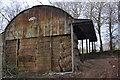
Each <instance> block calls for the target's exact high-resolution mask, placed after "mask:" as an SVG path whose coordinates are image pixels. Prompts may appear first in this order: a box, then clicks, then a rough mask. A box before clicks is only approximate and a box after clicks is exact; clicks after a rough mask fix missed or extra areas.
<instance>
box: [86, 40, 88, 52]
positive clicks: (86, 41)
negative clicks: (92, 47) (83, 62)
mask: <svg viewBox="0 0 120 80" xmlns="http://www.w3.org/2000/svg"><path fill="white" fill-rule="evenodd" d="M86 53H88V41H87V39H86Z"/></svg>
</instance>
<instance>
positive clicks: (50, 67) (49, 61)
mask: <svg viewBox="0 0 120 80" xmlns="http://www.w3.org/2000/svg"><path fill="white" fill-rule="evenodd" d="M78 40H81V41H82V43H81V45H82V48H83V40H86V50H87V52H89V51H88V48H90V46H88V43H89V44H90V43H91V44H92V51H93V50H94V49H95V45H94V43H95V42H96V41H97V37H96V34H95V30H94V26H93V22H92V20H90V19H74V18H73V17H72V16H71V15H69V14H68V13H67V12H65V11H64V10H62V9H60V8H57V7H54V6H49V5H37V6H34V7H32V8H29V9H27V10H24V11H22V12H21V13H19V14H18V15H17V16H16V17H14V18H13V19H12V20H11V22H10V23H9V24H8V25H7V27H6V29H5V31H4V32H3V45H4V46H3V47H4V49H3V50H4V53H3V54H4V64H6V65H8V66H10V67H12V68H13V67H14V68H16V69H18V70H19V71H28V72H49V71H56V72H74V71H75V70H76V67H77V64H78V62H79V61H80V57H79V55H80V53H79V50H78ZM89 50H90V49H89ZM82 53H83V49H82ZM6 68H7V67H6Z"/></svg>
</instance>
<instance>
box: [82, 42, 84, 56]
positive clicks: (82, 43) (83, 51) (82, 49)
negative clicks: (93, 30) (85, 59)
mask: <svg viewBox="0 0 120 80" xmlns="http://www.w3.org/2000/svg"><path fill="white" fill-rule="evenodd" d="M83 52H84V51H83V40H82V54H83Z"/></svg>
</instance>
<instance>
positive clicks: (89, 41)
mask: <svg viewBox="0 0 120 80" xmlns="http://www.w3.org/2000/svg"><path fill="white" fill-rule="evenodd" d="M89 53H90V40H89Z"/></svg>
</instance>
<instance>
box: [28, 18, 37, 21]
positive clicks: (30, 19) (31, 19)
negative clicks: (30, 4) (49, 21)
mask: <svg viewBox="0 0 120 80" xmlns="http://www.w3.org/2000/svg"><path fill="white" fill-rule="evenodd" d="M36 19H37V18H36V17H31V18H29V21H33V20H36Z"/></svg>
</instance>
